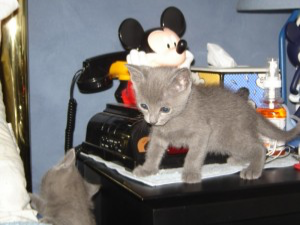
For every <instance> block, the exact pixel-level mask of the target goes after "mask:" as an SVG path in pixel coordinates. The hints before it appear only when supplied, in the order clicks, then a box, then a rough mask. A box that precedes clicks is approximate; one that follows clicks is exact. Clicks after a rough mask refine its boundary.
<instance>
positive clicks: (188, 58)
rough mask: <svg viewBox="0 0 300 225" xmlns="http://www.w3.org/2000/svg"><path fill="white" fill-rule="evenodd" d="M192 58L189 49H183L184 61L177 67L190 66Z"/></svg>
mask: <svg viewBox="0 0 300 225" xmlns="http://www.w3.org/2000/svg"><path fill="white" fill-rule="evenodd" d="M193 60H194V55H193V54H192V53H191V52H190V51H188V50H186V51H185V61H184V62H183V63H182V64H181V65H179V66H178V67H179V68H183V67H186V68H188V69H189V68H190V67H191V64H192V62H193Z"/></svg>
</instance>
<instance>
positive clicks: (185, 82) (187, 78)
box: [170, 68, 192, 93]
mask: <svg viewBox="0 0 300 225" xmlns="http://www.w3.org/2000/svg"><path fill="white" fill-rule="evenodd" d="M191 84H192V82H191V74H190V71H189V69H187V68H181V69H177V70H176V72H175V73H174V76H173V78H172V80H171V84H170V87H171V90H172V92H173V91H175V92H176V93H179V92H182V91H185V90H187V89H188V88H189V87H190V86H191Z"/></svg>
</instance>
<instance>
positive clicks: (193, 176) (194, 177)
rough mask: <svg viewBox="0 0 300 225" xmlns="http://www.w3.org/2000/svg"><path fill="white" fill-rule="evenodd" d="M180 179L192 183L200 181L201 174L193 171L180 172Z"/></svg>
mask: <svg viewBox="0 0 300 225" xmlns="http://www.w3.org/2000/svg"><path fill="white" fill-rule="evenodd" d="M181 179H182V181H183V182H185V183H189V184H194V183H199V182H201V174H200V173H195V172H182V175H181Z"/></svg>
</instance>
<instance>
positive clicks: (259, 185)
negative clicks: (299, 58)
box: [77, 153, 300, 204]
mask: <svg viewBox="0 0 300 225" xmlns="http://www.w3.org/2000/svg"><path fill="white" fill-rule="evenodd" d="M77 158H78V160H80V161H81V162H83V163H84V164H85V165H86V166H88V167H90V168H91V169H92V170H94V171H96V172H97V173H99V174H101V175H102V176H103V177H105V178H107V179H108V180H109V181H111V182H112V183H114V184H115V185H117V186H119V187H120V188H122V189H123V190H124V191H127V192H128V193H129V194H130V195H132V196H134V197H135V198H137V199H139V200H141V201H147V202H149V203H150V202H156V203H158V204H160V203H163V202H168V203H169V204H174V203H175V202H176V201H177V202H178V201H180V202H181V203H182V201H188V202H191V201H193V200H195V201H198V200H199V199H201V202H214V201H218V202H219V201H222V200H224V201H226V199H229V198H230V200H234V199H239V200H240V199H241V198H251V197H253V196H255V197H260V196H261V197H265V196H266V195H279V194H284V193H289V194H291V193H297V192H299V190H300V171H297V170H295V169H294V168H293V167H285V168H276V169H265V170H264V171H263V174H262V176H261V177H260V178H259V179H257V180H250V181H249V180H243V179H241V178H240V177H239V173H236V174H232V175H226V176H221V177H215V178H208V179H204V180H202V182H201V183H197V184H186V183H176V184H168V185H161V186H155V187H151V186H148V185H145V184H142V183H140V182H138V181H134V180H131V179H129V178H126V177H124V176H122V175H120V174H118V173H117V172H116V171H114V170H112V169H109V168H107V167H106V166H105V165H104V164H102V163H99V162H96V161H94V160H93V159H91V158H88V157H86V156H84V155H81V154H80V153H79V154H78V155H77ZM166 200H167V201H166Z"/></svg>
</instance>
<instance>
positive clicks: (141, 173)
mask: <svg viewBox="0 0 300 225" xmlns="http://www.w3.org/2000/svg"><path fill="white" fill-rule="evenodd" d="M132 173H133V174H134V175H135V176H137V177H146V176H150V175H154V174H157V173H158V169H154V168H151V169H149V168H146V167H144V166H138V167H136V168H135V169H134V170H133V171H132Z"/></svg>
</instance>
